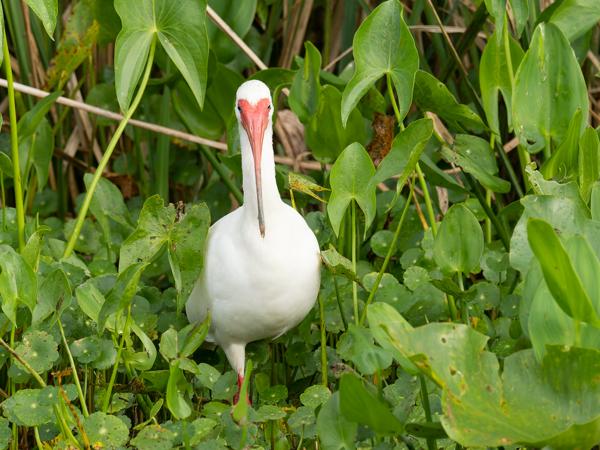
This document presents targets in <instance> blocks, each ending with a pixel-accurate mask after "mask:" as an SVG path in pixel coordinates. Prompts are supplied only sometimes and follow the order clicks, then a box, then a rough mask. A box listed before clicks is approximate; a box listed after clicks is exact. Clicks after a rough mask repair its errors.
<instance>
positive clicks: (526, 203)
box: [510, 185, 589, 273]
mask: <svg viewBox="0 0 600 450" xmlns="http://www.w3.org/2000/svg"><path fill="white" fill-rule="evenodd" d="M559 186H563V185H559ZM573 191H574V192H575V193H576V195H577V198H572V197H571V196H567V195H565V194H564V193H563V194H558V195H548V194H549V193H547V192H545V193H544V194H546V195H527V196H525V197H523V198H522V199H521V205H523V208H524V210H523V214H522V215H521V218H520V219H519V221H518V222H517V225H515V228H514V229H513V235H512V237H511V239H510V264H511V266H512V267H513V268H515V269H517V270H518V271H520V272H522V273H525V272H527V270H528V269H529V264H530V262H531V259H532V258H533V252H532V251H531V247H530V246H529V242H528V239H527V221H528V220H529V218H532V217H533V218H536V219H543V220H545V221H546V222H548V223H549V224H550V225H552V228H554V229H556V230H558V231H559V232H560V233H577V232H581V230H582V229H584V226H585V224H586V223H587V222H588V220H589V219H588V216H589V212H588V211H587V208H586V206H585V204H584V203H583V201H582V200H581V198H579V192H578V190H577V187H576V186H574V189H573Z"/></svg>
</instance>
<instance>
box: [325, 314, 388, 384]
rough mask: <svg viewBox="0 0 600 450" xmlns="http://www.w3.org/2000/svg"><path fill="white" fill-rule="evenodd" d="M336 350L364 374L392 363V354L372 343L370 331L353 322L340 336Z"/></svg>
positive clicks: (377, 370)
mask: <svg viewBox="0 0 600 450" xmlns="http://www.w3.org/2000/svg"><path fill="white" fill-rule="evenodd" d="M337 350H338V353H339V355H340V356H341V357H342V358H344V359H345V360H347V361H352V362H353V363H354V364H355V365H356V368H357V369H358V371H359V372H360V373H362V374H365V375H372V374H375V373H379V372H381V371H382V370H384V369H387V368H388V367H389V366H390V365H391V364H392V354H391V353H390V352H389V351H387V350H386V349H383V348H381V347H378V346H376V345H374V343H373V336H372V335H371V331H370V330H369V329H368V328H364V327H360V326H358V325H356V324H353V323H351V324H349V325H348V331H347V332H346V333H344V334H343V335H342V336H341V337H340V339H339V341H338V345H337Z"/></svg>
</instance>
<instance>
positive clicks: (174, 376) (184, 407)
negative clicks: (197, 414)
mask: <svg viewBox="0 0 600 450" xmlns="http://www.w3.org/2000/svg"><path fill="white" fill-rule="evenodd" d="M188 386H189V383H188V382H187V380H186V379H185V377H184V376H183V372H182V371H181V369H180V368H179V362H173V363H171V365H170V366H169V381H168V382H167V392H166V396H167V408H169V411H171V414H173V416H174V417H175V418H176V419H185V418H186V417H189V415H190V414H191V413H192V408H191V407H190V405H189V404H188V402H187V400H186V399H185V397H184V395H183V393H184V392H185V391H186V390H187V388H188Z"/></svg>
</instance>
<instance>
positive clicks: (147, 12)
mask: <svg viewBox="0 0 600 450" xmlns="http://www.w3.org/2000/svg"><path fill="white" fill-rule="evenodd" d="M205 8H206V2H205V1H203V0H201V1H200V2H197V1H195V0H181V1H178V2H175V3H173V2H171V1H169V0H153V1H149V0H116V1H115V9H116V11H117V13H118V14H119V17H120V18H121V22H122V23H123V28H122V29H121V32H120V33H119V35H118V36H117V41H116V45H115V83H116V90H117V98H118V100H119V105H120V107H121V109H122V110H123V111H126V110H127V109H128V108H129V104H130V103H131V99H132V97H133V92H134V90H135V86H136V85H137V83H138V81H139V79H140V77H141V75H142V71H143V68H144V66H145V65H146V61H147V59H148V54H149V52H150V45H151V43H152V40H153V39H158V40H159V42H160V44H161V45H162V47H163V49H164V50H165V52H166V53H167V55H168V56H169V58H170V59H171V60H172V61H173V63H174V64H175V66H176V67H177V68H178V69H179V71H180V72H181V75H183V78H184V79H185V81H186V82H187V83H188V85H189V86H190V88H191V90H192V93H193V95H194V97H195V98H196V101H197V102H198V104H199V105H200V106H202V105H203V104H204V94H205V90H206V82H207V68H208V34H207V31H206V16H205V13H204V11H205Z"/></svg>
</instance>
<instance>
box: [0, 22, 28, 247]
mask: <svg viewBox="0 0 600 450" xmlns="http://www.w3.org/2000/svg"><path fill="white" fill-rule="evenodd" d="M2 33H3V36H4V45H3V46H2V53H3V55H4V70H5V72H6V82H7V84H8V115H9V118H10V148H11V157H12V163H13V182H14V186H15V187H14V188H15V206H16V209H17V238H18V241H19V251H20V252H22V251H23V249H24V248H25V208H24V205H23V186H22V185H21V165H20V164H19V134H18V129H17V108H16V105H15V86H14V80H13V73H12V67H11V66H10V53H9V52H8V41H7V38H6V29H3V30H2Z"/></svg>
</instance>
